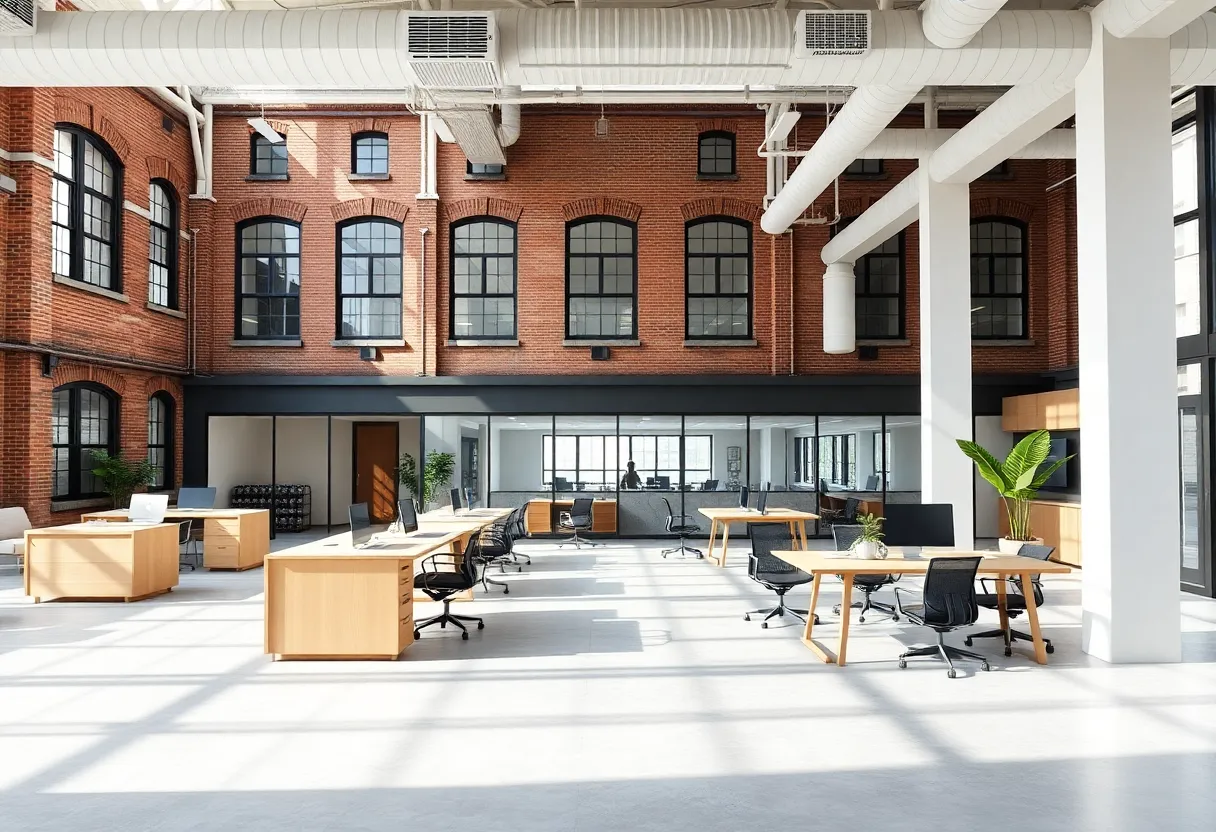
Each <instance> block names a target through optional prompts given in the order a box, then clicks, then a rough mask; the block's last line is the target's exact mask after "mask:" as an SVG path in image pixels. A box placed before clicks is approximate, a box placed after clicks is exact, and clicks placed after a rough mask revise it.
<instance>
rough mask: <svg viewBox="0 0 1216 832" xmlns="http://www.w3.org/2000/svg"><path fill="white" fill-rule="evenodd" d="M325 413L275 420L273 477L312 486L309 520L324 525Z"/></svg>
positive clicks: (283, 482)
mask: <svg viewBox="0 0 1216 832" xmlns="http://www.w3.org/2000/svg"><path fill="white" fill-rule="evenodd" d="M325 422H326V419H325V417H324V416H280V417H279V418H278V419H277V420H276V421H275V472H274V473H275V481H276V482H279V483H282V484H284V485H308V486H311V487H312V523H313V525H323V524H324V523H325V522H326V520H327V518H326V512H325V502H326V500H328V499H329V483H328V480H327V476H328V473H329V466H328V464H327V461H326V459H325V444H326V436H325V434H326V428H325Z"/></svg>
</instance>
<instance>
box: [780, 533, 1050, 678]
mask: <svg viewBox="0 0 1216 832" xmlns="http://www.w3.org/2000/svg"><path fill="white" fill-rule="evenodd" d="M773 554H774V555H776V556H777V557H779V558H781V559H782V560H784V561H785V562H786V563H789V564H792V565H794V566H796V567H798V568H799V569H801V570H802V571H803V572H809V573H810V574H811V575H813V576H814V577H815V580H814V581H813V582H812V583H811V606H810V612H809V613H808V614H807V617H806V630H805V631H804V633H803V636H802V643H803V644H805V645H806V646H807V647H809V648H811V650H813V651H814V652H815V655H817V656H819V658H821V659H823V660H824V661H825V662H833V661H834V662H835V663H836V664H837V665H839V666H841V667H843V666H844V664H845V655H846V653H847V652H848V647H849V618H850V616H849V605H850V604H851V603H852V601H853V578H854V576H856V575H889V574H898V575H923V574H925V573H926V572H927V571H928V570H929V561H930V559H932V558H935V557H975V556H976V555H981V556H982V557H983V559H982V560H981V561H980V568H979V574H980V575H983V576H985V577H992V578H997V579H999V580H997V581H995V583H996V593H997V598H998V602H999V604H1000V607H999V609H998V614H999V616H1000V620H1001V628H1002V629H1006V628H1008V627H1009V616H1008V613H1007V611H1006V608H1005V581H1004V579H1005V578H1021V580H1022V586H1030V584H1031V578H1032V576H1034V575H1058V574H1063V573H1067V572H1071V571H1072V568H1071V567H1069V566H1066V565H1065V564H1062V563H1056V562H1054V561H1043V560H1038V559H1036V558H1022V557H1017V556H1016V555H1001V554H998V553H995V552H960V551H955V550H953V549H950V550H943V551H933V550H928V549H927V550H924V551H923V553H922V554H920V555H915V554H907V555H905V554H903V553H901V552H899V551H898V550H894V549H893V550H891V554H890V555H888V556H887V557H886V558H885V559H883V560H863V559H861V558H855V557H850V556H849V555H848V554H847V553H845V552H822V551H821V552H808V551H801V552H773ZM824 575H840V577H841V579H842V580H843V582H844V594H843V596H842V597H841V599H840V612H841V615H840V638H839V641H838V643H837V647H836V654H835V655H832V653H831V651H829V650H828V649H827V648H825V647H823V646H822V645H820V644H819V643H818V642H816V641H815V640H814V638H813V637H812V632H813V630H814V627H815V605H816V604H817V603H818V602H819V585H820V583H821V582H822V580H823V576H824ZM1026 617H1027V618H1028V619H1029V621H1030V635H1031V636H1032V637H1033V640H1034V659H1035V661H1036V662H1038V663H1039V664H1047V645H1046V644H1045V643H1044V642H1043V634H1042V633H1041V632H1040V630H1039V611H1038V607H1037V606H1036V605H1035V602H1034V593H1033V592H1030V593H1027V595H1026Z"/></svg>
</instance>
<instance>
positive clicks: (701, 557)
mask: <svg viewBox="0 0 1216 832" xmlns="http://www.w3.org/2000/svg"><path fill="white" fill-rule="evenodd" d="M704 557H705V555H703V554H701V553H700V552H698V553H697V560H702V559H704Z"/></svg>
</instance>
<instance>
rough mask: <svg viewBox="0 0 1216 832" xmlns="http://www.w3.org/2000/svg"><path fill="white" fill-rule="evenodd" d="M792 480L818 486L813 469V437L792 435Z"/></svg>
mask: <svg viewBox="0 0 1216 832" xmlns="http://www.w3.org/2000/svg"><path fill="white" fill-rule="evenodd" d="M794 482H799V483H809V484H811V485H813V486H818V484H819V480H818V478H817V476H816V469H815V437H813V436H795V437H794Z"/></svg>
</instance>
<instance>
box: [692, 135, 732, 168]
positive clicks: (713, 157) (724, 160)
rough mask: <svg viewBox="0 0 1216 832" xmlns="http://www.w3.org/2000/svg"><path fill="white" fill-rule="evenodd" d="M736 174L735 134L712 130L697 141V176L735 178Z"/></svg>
mask: <svg viewBox="0 0 1216 832" xmlns="http://www.w3.org/2000/svg"><path fill="white" fill-rule="evenodd" d="M734 173H735V134H734V133H730V132H727V131H725V130H710V131H709V132H706V133H702V134H701V135H700V137H699V138H698V139H697V174H698V175H699V176H733V175H734Z"/></svg>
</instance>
